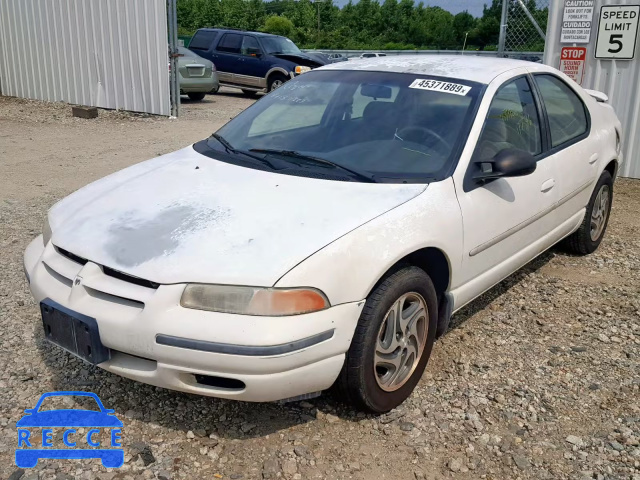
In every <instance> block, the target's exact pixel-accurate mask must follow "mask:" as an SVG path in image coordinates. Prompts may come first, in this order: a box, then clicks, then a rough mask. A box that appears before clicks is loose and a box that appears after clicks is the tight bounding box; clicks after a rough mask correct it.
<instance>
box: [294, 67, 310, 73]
mask: <svg viewBox="0 0 640 480" xmlns="http://www.w3.org/2000/svg"><path fill="white" fill-rule="evenodd" d="M310 71H311V67H303V66H301V65H297V66H296V69H295V72H296V73H297V74H298V75H300V74H302V73H306V72H310Z"/></svg>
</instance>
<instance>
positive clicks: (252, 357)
mask: <svg viewBox="0 0 640 480" xmlns="http://www.w3.org/2000/svg"><path fill="white" fill-rule="evenodd" d="M24 267H25V272H26V274H27V276H28V278H29V281H30V283H29V286H30V289H31V292H32V294H33V296H34V298H35V300H36V301H38V302H40V301H42V300H44V299H45V298H49V299H51V300H53V301H55V302H57V303H59V304H61V305H63V306H65V307H67V308H69V309H70V310H73V311H76V312H78V313H82V314H84V315H87V316H90V317H93V318H95V319H96V321H97V323H98V328H99V332H100V339H101V341H102V343H103V344H104V345H105V346H106V347H109V348H110V349H111V359H110V360H109V361H107V362H104V363H101V364H100V365H99V366H100V367H101V368H104V369H105V370H108V371H110V372H113V373H116V374H118V375H121V376H123V377H127V378H131V379H133V380H138V381H140V382H144V383H148V384H151V385H156V386H159V387H165V388H170V389H173V390H180V391H183V392H189V393H196V394H201V395H209V396H215V397H222V398H231V399H237V400H245V401H273V400H280V399H284V398H291V397H297V396H300V395H304V394H307V393H313V392H317V391H321V390H325V389H327V388H329V387H330V386H331V385H332V384H333V382H334V381H335V379H336V378H337V376H338V374H339V372H340V369H341V368H342V364H343V363H344V354H345V352H346V351H347V350H348V348H349V346H350V344H351V338H352V336H353V332H354V330H355V327H356V324H357V321H358V318H359V316H360V312H361V310H362V307H363V305H364V302H354V303H347V304H342V305H337V306H334V307H331V308H329V309H327V310H324V311H320V312H315V313H311V314H305V315H297V316H292V317H254V316H244V315H232V314H224V313H216V312H204V311H199V310H192V309H186V308H182V307H181V306H180V297H181V296H182V291H183V290H184V284H182V285H180V284H177V285H160V286H159V287H158V288H149V287H145V286H142V285H136V284H134V283H130V282H128V281H126V280H125V279H122V278H114V277H113V276H109V275H106V274H105V273H104V270H103V268H102V267H101V266H99V265H97V264H94V263H92V262H87V263H86V264H85V265H82V264H81V263H77V261H74V260H72V259H70V258H68V256H65V255H63V254H61V253H60V251H59V250H57V249H56V248H55V247H54V246H53V245H52V243H51V242H50V243H49V244H48V245H47V246H46V248H45V247H43V245H42V237H38V238H36V239H35V240H34V241H33V242H31V244H30V245H29V246H28V247H27V250H26V252H25V257H24ZM204 377H206V378H209V377H212V378H222V379H231V380H233V382H232V383H231V384H228V383H225V384H224V386H220V384H219V382H209V381H208V380H207V381H206V382H204V383H203V380H202V379H203V378H204ZM211 383H214V384H215V385H212V384H211ZM239 385H243V386H239Z"/></svg>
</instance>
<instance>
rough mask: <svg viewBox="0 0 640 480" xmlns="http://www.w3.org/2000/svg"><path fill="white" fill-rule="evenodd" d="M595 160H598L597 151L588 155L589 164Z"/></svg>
mask: <svg viewBox="0 0 640 480" xmlns="http://www.w3.org/2000/svg"><path fill="white" fill-rule="evenodd" d="M597 161H598V154H597V153H594V154H593V155H591V156H590V157H589V165H593V164H594V163H596V162H597Z"/></svg>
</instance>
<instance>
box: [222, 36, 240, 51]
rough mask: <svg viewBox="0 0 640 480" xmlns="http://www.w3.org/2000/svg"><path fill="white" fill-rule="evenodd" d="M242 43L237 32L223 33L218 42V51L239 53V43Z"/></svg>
mask: <svg viewBox="0 0 640 480" xmlns="http://www.w3.org/2000/svg"><path fill="white" fill-rule="evenodd" d="M241 44H242V35H238V34H237V33H225V34H224V35H223V36H222V38H221V39H220V43H219V44H218V48H216V50H218V51H219V52H227V53H240V45H241Z"/></svg>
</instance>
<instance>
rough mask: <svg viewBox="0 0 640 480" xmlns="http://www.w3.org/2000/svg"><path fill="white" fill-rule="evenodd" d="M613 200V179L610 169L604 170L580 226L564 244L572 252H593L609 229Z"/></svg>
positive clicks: (585, 253) (581, 253) (583, 253)
mask: <svg viewBox="0 0 640 480" xmlns="http://www.w3.org/2000/svg"><path fill="white" fill-rule="evenodd" d="M612 201H613V179H612V178H611V174H610V173H609V172H608V171H606V170H605V171H604V172H602V175H600V179H599V180H598V183H597V184H596V188H594V190H593V193H592V194H591V199H590V200H589V204H588V205H587V210H586V212H585V214H584V220H582V224H581V225H580V228H578V230H576V231H575V232H574V233H572V234H571V235H570V236H568V237H567V238H566V239H565V240H564V242H563V246H564V247H565V248H566V249H567V250H568V251H569V252H571V253H575V254H578V255H587V254H589V253H593V252H594V251H595V250H596V249H597V248H598V246H599V245H600V242H602V239H603V237H604V233H605V231H606V230H607V225H608V223H609V214H610V212H611V202H612Z"/></svg>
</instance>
